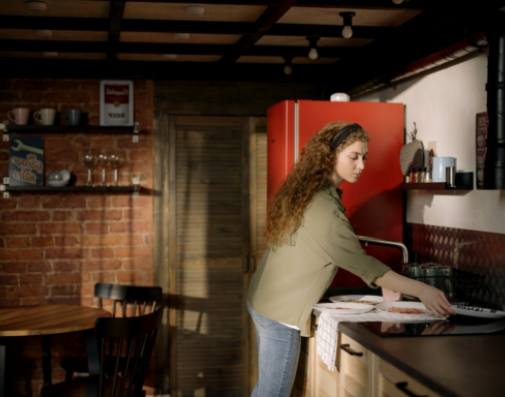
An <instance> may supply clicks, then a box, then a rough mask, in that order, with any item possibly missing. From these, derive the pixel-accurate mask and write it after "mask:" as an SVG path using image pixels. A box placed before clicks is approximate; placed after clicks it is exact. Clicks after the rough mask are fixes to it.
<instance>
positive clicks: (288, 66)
mask: <svg viewBox="0 0 505 397" xmlns="http://www.w3.org/2000/svg"><path fill="white" fill-rule="evenodd" d="M282 72H283V73H284V74H285V75H286V76H290V75H291V74H292V73H293V67H292V66H291V58H284V67H283V68H282Z"/></svg>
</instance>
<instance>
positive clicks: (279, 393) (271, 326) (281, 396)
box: [248, 305, 301, 397]
mask: <svg viewBox="0 0 505 397" xmlns="http://www.w3.org/2000/svg"><path fill="white" fill-rule="evenodd" d="M248 310H249V314H250V315H251V318H252V319H253V321H254V325H255V327H256V342H257V346H256V347H257V350H258V383H257V384H256V387H255V388H254V390H253V392H252V394H251V396H252V397H289V396H290V395H291V389H292V388H293V383H294V381H295V376H296V370H297V368H298V359H299V357H300V343H301V337H300V331H299V330H297V329H293V328H289V327H286V326H285V325H283V324H281V323H279V322H277V321H274V320H270V319H269V318H266V317H263V316H262V315H261V314H258V313H256V311H255V310H254V309H253V308H252V307H250V306H249V305H248Z"/></svg>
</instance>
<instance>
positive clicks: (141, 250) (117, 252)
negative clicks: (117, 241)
mask: <svg viewBox="0 0 505 397" xmlns="http://www.w3.org/2000/svg"><path fill="white" fill-rule="evenodd" d="M151 255H152V248H151V247H117V248H114V256H116V257H125V258H129V257H151Z"/></svg>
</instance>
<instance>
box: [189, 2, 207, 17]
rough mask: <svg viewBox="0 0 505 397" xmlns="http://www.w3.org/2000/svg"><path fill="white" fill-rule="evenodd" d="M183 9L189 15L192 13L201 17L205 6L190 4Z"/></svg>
mask: <svg viewBox="0 0 505 397" xmlns="http://www.w3.org/2000/svg"><path fill="white" fill-rule="evenodd" d="M185 11H186V12H187V13H188V14H189V15H194V16H198V17H201V16H202V15H203V14H205V7H204V6H200V5H191V6H187V7H186V8H185Z"/></svg>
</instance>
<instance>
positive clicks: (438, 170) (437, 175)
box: [431, 156, 456, 182]
mask: <svg viewBox="0 0 505 397" xmlns="http://www.w3.org/2000/svg"><path fill="white" fill-rule="evenodd" d="M432 166H433V168H432V170H431V180H432V181H433V182H448V181H447V180H446V171H445V169H446V168H447V167H453V168H454V169H456V158H454V157H445V156H444V157H433V159H432Z"/></svg>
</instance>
